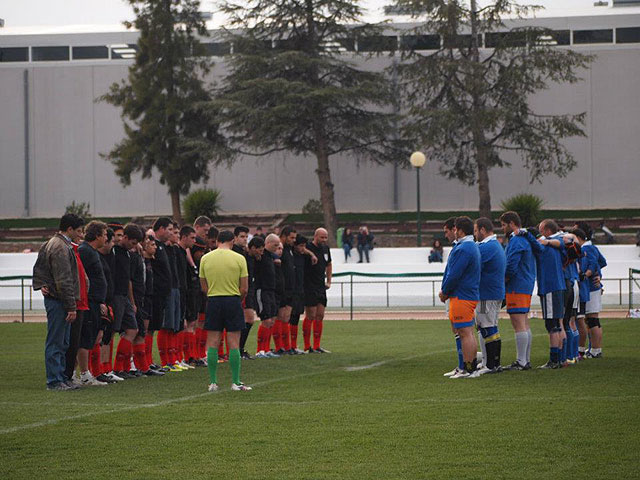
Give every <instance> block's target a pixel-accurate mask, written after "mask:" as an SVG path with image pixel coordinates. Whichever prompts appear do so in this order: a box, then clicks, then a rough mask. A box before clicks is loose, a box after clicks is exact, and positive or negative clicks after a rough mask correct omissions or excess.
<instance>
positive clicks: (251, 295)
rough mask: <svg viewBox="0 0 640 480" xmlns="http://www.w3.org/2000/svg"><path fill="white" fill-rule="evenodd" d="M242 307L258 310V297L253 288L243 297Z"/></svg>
mask: <svg viewBox="0 0 640 480" xmlns="http://www.w3.org/2000/svg"><path fill="white" fill-rule="evenodd" d="M244 308H245V309H248V310H254V311H256V312H257V311H258V298H257V296H256V291H255V290H253V289H250V290H249V292H248V293H247V296H246V297H244Z"/></svg>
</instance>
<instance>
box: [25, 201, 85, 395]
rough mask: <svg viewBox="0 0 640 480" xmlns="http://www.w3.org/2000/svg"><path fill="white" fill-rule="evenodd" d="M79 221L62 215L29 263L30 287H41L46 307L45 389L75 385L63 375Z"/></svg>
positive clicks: (76, 290) (75, 295)
mask: <svg viewBox="0 0 640 480" xmlns="http://www.w3.org/2000/svg"><path fill="white" fill-rule="evenodd" d="M83 225H84V220H83V219H82V218H80V217H78V216H77V215H74V214H72V213H67V214H65V215H63V216H62V218H61V219H60V227H59V230H58V232H57V233H56V234H55V235H54V236H53V237H52V238H51V239H50V240H49V241H48V242H47V243H45V244H44V245H42V247H41V248H40V251H39V252H38V259H37V260H36V263H35V265H34V266H33V289H34V290H42V294H43V295H44V306H45V308H46V310H47V339H46V342H45V353H44V357H45V369H46V373H47V389H48V390H57V391H62V390H75V389H76V388H78V387H77V386H75V385H74V384H73V383H72V382H71V381H70V379H68V378H65V375H64V370H65V366H66V361H65V352H66V351H67V348H68V347H69V335H70V333H71V324H72V323H73V322H74V321H75V319H76V302H77V301H78V300H79V299H80V283H79V280H78V265H77V263H76V256H75V254H74V252H73V248H72V247H71V242H77V241H78V240H79V239H80V238H81V237H82V226H83Z"/></svg>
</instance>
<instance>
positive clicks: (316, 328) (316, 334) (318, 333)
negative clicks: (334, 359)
mask: <svg viewBox="0 0 640 480" xmlns="http://www.w3.org/2000/svg"><path fill="white" fill-rule="evenodd" d="M322 325H323V322H322V320H314V321H313V349H314V350H318V349H319V348H320V339H321V338H322Z"/></svg>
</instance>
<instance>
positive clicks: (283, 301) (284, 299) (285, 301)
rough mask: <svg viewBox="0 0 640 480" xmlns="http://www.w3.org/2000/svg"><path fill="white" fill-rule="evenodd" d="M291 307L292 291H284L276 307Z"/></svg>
mask: <svg viewBox="0 0 640 480" xmlns="http://www.w3.org/2000/svg"><path fill="white" fill-rule="evenodd" d="M284 307H293V292H284V293H283V294H282V295H281V296H280V302H278V308H284Z"/></svg>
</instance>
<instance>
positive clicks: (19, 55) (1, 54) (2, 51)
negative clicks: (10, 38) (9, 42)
mask: <svg viewBox="0 0 640 480" xmlns="http://www.w3.org/2000/svg"><path fill="white" fill-rule="evenodd" d="M28 61H29V47H5V48H0V62H28Z"/></svg>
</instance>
